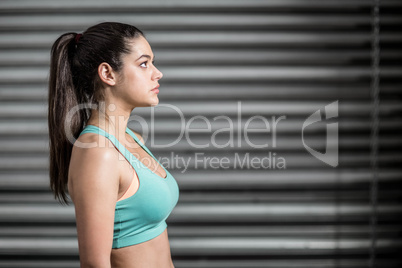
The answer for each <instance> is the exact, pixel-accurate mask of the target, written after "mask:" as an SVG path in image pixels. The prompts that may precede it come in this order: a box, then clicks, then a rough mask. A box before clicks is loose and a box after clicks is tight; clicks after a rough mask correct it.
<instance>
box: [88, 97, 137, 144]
mask: <svg viewBox="0 0 402 268" xmlns="http://www.w3.org/2000/svg"><path fill="white" fill-rule="evenodd" d="M131 111H132V110H130V111H129V110H123V109H121V108H119V106H117V105H114V104H108V103H105V102H103V103H100V104H99V105H98V109H92V112H91V116H90V118H89V120H88V122H87V124H89V125H95V126H97V127H99V128H101V129H104V130H105V131H106V132H108V133H109V134H112V135H113V136H115V137H116V138H117V139H119V140H122V139H123V138H124V137H125V133H126V128H127V123H128V119H129V118H130V114H131Z"/></svg>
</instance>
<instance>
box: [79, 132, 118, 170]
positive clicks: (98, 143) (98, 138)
mask: <svg viewBox="0 0 402 268" xmlns="http://www.w3.org/2000/svg"><path fill="white" fill-rule="evenodd" d="M116 154H117V152H116V150H115V148H114V146H113V143H112V142H111V141H110V140H109V139H107V138H106V137H105V136H102V135H98V134H96V133H85V134H83V135H80V136H79V137H78V138H77V139H76V141H75V142H74V144H73V149H72V153H71V157H72V158H74V159H77V160H79V161H85V162H88V161H90V162H98V164H102V163H105V164H110V163H111V162H113V161H112V160H113V159H116Z"/></svg>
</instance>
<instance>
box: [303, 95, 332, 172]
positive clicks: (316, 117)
mask: <svg viewBox="0 0 402 268" xmlns="http://www.w3.org/2000/svg"><path fill="white" fill-rule="evenodd" d="M333 117H338V101H334V102H333V103H330V104H328V105H326V106H325V119H326V120H328V119H329V118H333ZM321 120H322V119H321V113H320V110H317V111H315V112H314V113H313V114H312V115H310V116H309V117H308V118H307V119H306V121H304V123H303V129H302V141H303V145H304V148H306V149H307V151H308V152H309V153H310V154H312V155H313V156H314V157H315V158H317V159H319V160H321V161H323V162H324V163H326V164H328V165H330V166H332V167H336V166H338V123H330V124H327V138H326V142H325V153H320V152H317V151H316V150H314V149H312V148H311V147H309V146H308V145H306V143H305V142H304V129H305V128H306V127H307V126H309V125H311V124H314V123H317V122H319V121H321Z"/></svg>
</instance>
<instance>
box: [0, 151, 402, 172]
mask: <svg viewBox="0 0 402 268" xmlns="http://www.w3.org/2000/svg"><path fill="white" fill-rule="evenodd" d="M156 157H157V158H158V159H159V161H160V162H161V163H162V164H165V165H167V166H168V169H178V170H180V171H183V172H186V171H188V170H193V169H194V170H197V169H201V170H208V169H215V170H223V171H227V170H230V169H234V170H237V171H239V170H242V169H254V170H259V169H261V170H265V171H270V170H282V171H285V170H289V169H291V170H293V169H308V168H317V169H320V168H321V169H326V168H330V166H329V165H327V164H325V163H324V162H321V161H320V160H318V159H316V158H315V157H313V156H312V155H310V154H309V153H308V152H307V151H302V152H280V151H277V150H272V151H268V152H261V153H257V152H255V153H247V152H234V153H227V152H224V151H218V152H216V151H213V152H198V153H197V152H196V153H194V152H193V153H178V154H177V153H176V154H175V153H174V152H160V153H158V155H157V156H156ZM400 159H402V153H401V152H384V153H381V154H380V155H379V156H378V163H379V164H380V165H397V164H399V163H400ZM370 160H371V158H370V155H369V154H368V153H367V152H361V153H357V152H353V151H352V152H351V153H348V154H346V155H342V154H341V155H339V158H338V161H339V166H342V167H343V168H365V167H367V166H369V164H370ZM48 161H49V157H48V155H46V156H41V155H37V156H35V157H33V156H26V155H22V156H14V155H13V156H3V155H0V169H3V170H15V169H19V170H26V171H28V170H45V169H47V168H48V166H49V163H48Z"/></svg>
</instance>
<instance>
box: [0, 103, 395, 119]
mask: <svg viewBox="0 0 402 268" xmlns="http://www.w3.org/2000/svg"><path fill="white" fill-rule="evenodd" d="M332 102H333V101H326V102H324V101H253V102H251V101H243V102H241V101H239V102H235V101H219V102H218V101H208V102H201V101H200V102H196V101H192V102H184V101H183V102H179V101H176V102H169V103H160V104H159V106H157V107H156V108H138V109H137V110H136V111H135V112H133V113H132V114H133V115H139V116H145V115H147V114H150V112H151V111H154V113H155V117H166V116H171V117H175V116H176V117H180V118H181V119H184V115H185V116H189V115H204V116H217V115H227V116H229V115H239V114H240V115H239V116H238V117H239V118H240V116H254V115H269V116H273V115H274V116H275V115H276V116H278V117H277V119H278V118H279V116H282V115H284V116H286V115H294V116H308V115H310V114H312V113H314V112H315V111H316V110H319V109H323V108H324V107H325V106H326V105H328V104H330V103H332ZM338 107H339V108H338V113H339V114H343V115H347V114H349V115H355V116H363V115H364V116H367V115H368V114H369V112H370V111H371V108H372V106H371V104H370V103H366V102H351V101H343V102H339V103H338ZM401 111H402V106H401V105H400V104H399V102H398V101H395V100H391V101H386V102H385V101H384V102H382V105H381V106H380V107H379V112H380V114H394V115H397V114H400V113H401ZM0 116H1V117H2V118H7V117H25V118H30V117H44V116H47V104H45V103H34V102H7V103H4V104H2V105H1V106H0Z"/></svg>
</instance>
